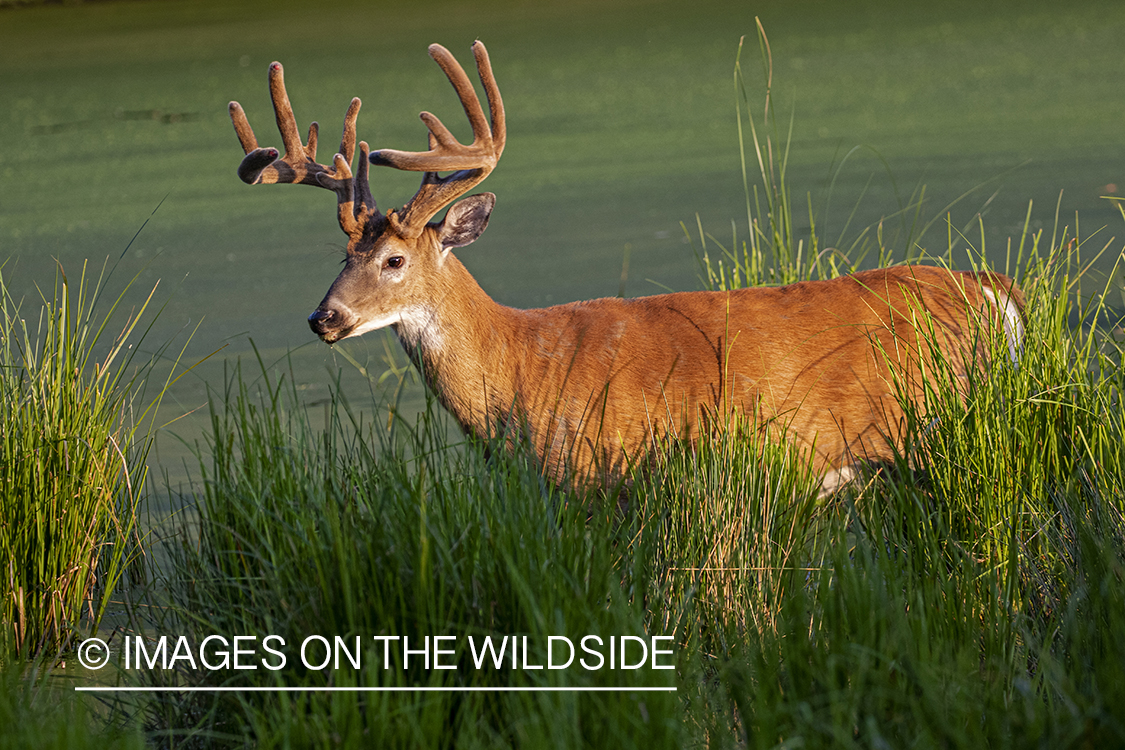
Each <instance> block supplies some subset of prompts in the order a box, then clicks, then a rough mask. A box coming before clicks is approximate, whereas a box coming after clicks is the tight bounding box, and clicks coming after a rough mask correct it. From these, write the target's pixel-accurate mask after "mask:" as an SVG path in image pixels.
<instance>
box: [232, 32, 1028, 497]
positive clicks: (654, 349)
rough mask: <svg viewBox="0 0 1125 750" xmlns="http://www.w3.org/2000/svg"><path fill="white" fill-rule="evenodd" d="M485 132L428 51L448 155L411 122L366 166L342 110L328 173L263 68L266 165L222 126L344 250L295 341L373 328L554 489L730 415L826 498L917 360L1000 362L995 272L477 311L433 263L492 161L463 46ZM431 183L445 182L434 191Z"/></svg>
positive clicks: (482, 217)
mask: <svg viewBox="0 0 1125 750" xmlns="http://www.w3.org/2000/svg"><path fill="white" fill-rule="evenodd" d="M473 51H474V54H475V56H476V59H477V68H478V71H479V72H480V75H481V80H482V82H483V84H484V88H485V92H486V94H487V96H488V101H489V108H490V111H491V123H490V122H489V121H486V120H485V117H484V114H483V110H482V108H481V106H480V102H479V101H478V100H477V98H476V94H475V93H474V92H473V89H472V86H471V84H470V83H469V81H468V78H467V76H466V75H465V74H464V71H463V70H462V69H461V67H460V66H459V65H458V64H457V63H456V61H455V60H454V59H453V57H452V55H450V54H449V53H448V52H447V51H446V50H444V49H443V48H441V47H439V46H438V45H433V46H432V47H431V48H430V53H431V55H432V56H433V57H434V58H435V60H437V61H438V63H439V64H440V65H441V66H442V68H443V70H445V72H446V74H447V75H448V76H449V78H450V80H451V82H452V83H453V85H454V88H455V89H456V90H457V92H458V95H459V97H460V98H461V102H462V105H463V106H464V108H465V111H466V113H467V115H468V116H469V120H470V122H471V123H472V125H473V134H474V140H473V143H472V144H470V145H469V146H463V145H461V144H460V143H458V142H457V141H456V140H455V139H454V138H453V136H452V135H451V134H450V133H449V131H448V130H447V129H446V128H445V127H444V126H443V125H442V124H441V122H440V121H438V120H437V118H436V117H434V116H433V115H430V114H429V113H423V114H422V119H423V121H424V122H425V123H426V125H427V127H428V128H429V130H430V151H428V152H401V151H389V150H384V151H376V152H373V153H371V154H370V156H368V148H367V144H366V143H360V144H359V146H360V151H361V155H362V156H361V160H360V164H359V172H358V175H357V176H356V177H354V178H353V177H352V174H351V169H350V164H351V161H352V157H353V154H354V149H355V145H356V143H355V130H354V128H355V119H356V115H357V114H358V111H359V100H358V99H355V100H353V101H352V105H351V107H349V110H348V114H347V116H346V118H345V129H344V136H343V138H342V139H341V147H340V152H339V153H338V154H336V156H335V157H334V160H333V167H331V168H329V167H326V166H322V165H320V164H317V163H316V162H315V153H316V136H317V129H316V124H315V123H314V124H313V127H312V128H311V129H310V133H309V139H308V145H303V144H302V143H301V141H300V138H299V137H298V135H297V129H296V124H295V119H294V117H293V114H292V109H291V107H290V106H289V102H288V98H287V97H286V95H285V89H284V84H283V81H282V78H281V66H280V65H278V64H277V63H274V64H273V65H272V66H271V67H270V87H271V92H272V94H273V100H274V107H275V110H276V112H277V121H278V125H279V128H280V130H281V132H282V137H283V140H284V141H285V147H286V154H285V157H284V158H281V159H279V158H278V153H277V151H276V150H274V149H263V148H259V147H258V146H257V141H256V140H255V138H254V135H253V132H252V131H251V130H250V126H249V124H248V123H247V121H246V117H245V115H244V114H243V113H242V109H241V107H239V106H238V105H237V103H233V102H232V103H231V116H232V119H233V120H234V123H235V129H236V131H237V132H238V135H239V139H240V140H241V142H242V145H243V148H244V150H245V151H246V158H245V159H244V160H243V163H242V166H241V167H240V168H239V174H240V176H241V177H242V178H243V179H244V180H245V181H247V182H250V183H267V182H302V183H305V184H313V185H318V186H321V187H326V188H329V189H332V190H334V191H335V192H336V193H337V197H338V211H339V216H340V224H341V227H342V228H343V229H344V231H345V232H346V233H347V234H348V236H349V243H348V253H347V258H346V260H345V266H344V270H343V271H342V272H341V273H340V275H339V277H338V278H337V279H336V281H335V282H334V283H333V284H332V286H331V288H330V289H329V291H328V294H327V295H326V296H325V298H324V300H323V301H322V302H321V304H320V305H319V306H318V308H317V310H316V311H315V312H313V314H312V315H310V316H309V324H310V326H311V327H312V329H313V331H314V332H316V333H317V335H319V336H320V337H321V338H322V339H323V340H324V341H326V342H328V343H334V342H336V341H339V340H341V339H343V338H347V337H349V336H356V335H360V334H362V333H365V332H367V331H370V330H375V329H378V328H383V327H386V326H391V327H393V329H394V330H395V332H396V334H397V335H398V337H399V339H400V341H401V342H402V344H403V347H404V348H405V349H406V351H407V352H408V353H409V354H410V356H411V358H412V360H413V361H414V363H415V365H416V366H417V367H418V368H419V369H420V370H421V372H422V374H423V376H424V378H425V379H426V382H427V384H428V385H429V387H430V388H431V389H432V390H433V391H434V392H435V393H436V395H437V396H438V398H439V399H440V400H441V402H442V403H443V405H444V406H445V407H446V408H447V409H449V410H450V411H451V412H452V413H453V415H454V416H455V417H456V419H457V420H458V422H459V423H460V424H461V425H462V427H463V428H464V429H465V430H467V431H469V432H472V433H476V434H478V435H482V436H485V435H488V436H495V435H507V436H509V437H511V436H514V435H519V436H521V437H522V438H524V439H526V440H528V441H529V442H530V444H531V445H532V446H533V447H534V449H535V452H536V454H537V455H538V457H539V459H540V461H541V464H542V469H543V471H544V473H545V474H546V475H547V476H548V477H550V478H551V479H553V480H555V481H558V482H566V483H575V484H593V485H601V486H605V487H612V486H613V485H614V484H616V483H617V482H619V481H620V480H622V479H623V478H624V475H625V472H626V470H627V467H628V465H629V464H630V463H632V462H634V461H637V460H641V459H643V457H644V456H645V455H646V453H647V452H648V451H649V450H650V449H651V448H652V447H653V446H654V445H657V444H659V443H661V442H662V441H665V440H667V439H686V440H694V439H696V438H697V437H699V436H700V435H702V434H703V433H705V432H707V431H708V430H711V429H715V428H717V427H720V426H721V425H722V424H723V420H725V419H727V418H729V417H730V416H731V415H732V414H736V413H740V414H743V415H746V416H749V417H751V418H752V419H753V420H754V421H755V423H756V424H758V425H759V426H764V425H771V426H772V427H773V428H775V430H776V432H778V433H779V434H784V435H786V436H788V437H789V438H791V439H793V440H795V441H796V442H797V444H798V446H799V447H800V449H802V450H803V451H805V452H807V453H809V454H810V457H811V459H812V461H813V465H814V469H815V470H816V471H817V472H818V473H819V474H820V475H821V476H822V477H824V480H825V481H824V485H825V488H826V489H832V488H833V487H834V486H835V484H836V482H837V481H838V480H839V479H840V478H841V477H846V475H847V472H848V468H849V467H850V466H851V465H852V464H854V463H856V462H857V461H864V460H873V461H882V460H887V459H889V458H891V457H893V455H894V448H895V446H896V445H898V444H899V443H900V441H901V436H902V429H903V426H904V425H903V423H904V418H905V415H904V413H903V409H902V406H901V405H900V402H899V400H898V398H896V396H898V397H902V396H904V395H905V396H906V397H907V398H909V399H912V400H914V401H915V402H919V403H920V400H921V395H922V388H923V378H924V377H925V376H926V373H927V371H928V370H929V369H930V367H931V365H932V363H933V360H934V359H935V357H941V358H944V359H945V360H947V361H948V362H949V363H951V364H952V369H953V372H954V374H955V376H956V377H959V378H962V379H965V378H966V377H967V376H968V374H969V372H970V370H971V369H972V368H979V367H982V366H983V365H984V364H985V360H986V352H985V349H984V348H983V347H982V344H981V336H980V334H981V333H982V332H985V331H987V330H988V329H990V328H997V329H1000V330H1003V331H1004V333H1005V334H1006V335H1007V338H1008V345H1009V350H1010V352H1011V354H1012V355H1013V357H1014V356H1015V355H1016V353H1017V352H1018V347H1019V339H1020V336H1021V333H1022V329H1021V324H1020V310H1021V308H1022V297H1021V296H1020V294H1019V291H1018V290H1017V289H1015V287H1014V285H1013V282H1012V281H1011V280H1010V279H1008V278H1007V277H1004V276H1000V275H998V274H989V273H982V274H973V273H957V272H951V271H947V270H945V269H939V268H933V267H924V266H904V267H896V268H888V269H877V270H873V271H866V272H862V273H858V274H854V275H852V276H846V277H841V278H837V279H832V280H828V281H809V282H802V283H797V284H792V285H789V286H784V287H772V288H751V289H741V290H735V291H729V292H683V293H674V294H663V295H657V296H653V297H642V298H638V299H598V300H590V301H585V302H575V303H571V304H566V305H558V306H555V307H548V308H543V309H534V310H516V309H512V308H508V307H505V306H502V305H499V304H497V303H496V302H494V301H493V300H492V299H491V298H490V297H489V296H488V295H487V294H486V293H485V292H484V291H483V290H482V289H481V288H480V286H479V285H478V284H477V282H476V281H475V280H474V279H473V277H472V276H471V275H470V274H469V272H468V271H467V270H466V269H465V267H464V266H463V265H462V264H461V263H460V262H459V261H458V260H457V258H456V257H455V256H454V255H453V253H452V250H453V249H454V248H457V247H462V246H465V245H467V244H469V243H471V242H472V241H474V240H475V239H476V238H477V237H478V236H479V235H480V234H481V232H483V231H484V229H485V227H486V226H487V223H488V218H489V216H490V214H491V211H492V208H493V205H494V203H495V196H493V195H492V194H490V193H483V194H479V195H474V196H470V197H468V198H465V199H464V200H461V201H459V202H456V203H453V204H452V205H451V206H450V208H449V210H448V212H447V213H446V216H445V218H444V219H443V220H441V221H440V222H434V221H431V219H432V218H433V216H434V215H435V214H436V213H437V212H438V211H440V210H441V209H442V208H444V207H445V206H446V205H449V204H450V203H452V202H453V201H454V200H456V199H457V198H458V197H460V196H461V195H463V194H464V193H466V192H467V191H468V190H469V189H471V188H472V187H473V186H474V185H476V184H478V183H479V182H480V181H481V180H483V179H484V177H485V176H487V174H488V173H489V172H490V171H491V169H492V168H493V167H494V166H495V164H496V161H497V160H498V159H499V156H500V153H501V152H502V151H503V146H504V138H505V128H504V117H503V104H502V102H501V100H500V94H499V89H498V88H497V87H496V83H495V80H494V78H493V76H492V71H491V66H490V65H489V63H488V57H487V53H486V52H485V51H484V47H483V45H481V44H480V43H479V42H478V43H476V44H475V45H474V48H473ZM368 161H370V163H373V164H377V165H382V166H393V167H396V168H399V169H412V170H416V171H423V172H425V176H424V177H423V181H422V187H421V188H420V190H419V192H418V194H417V195H416V196H415V197H414V198H413V199H411V201H410V202H409V203H408V204H407V205H406V206H405V207H404V208H402V209H398V210H395V211H391V212H389V213H388V214H386V215H383V214H381V213H380V212H379V211H378V210H377V209H376V208H375V202H374V200H373V199H372V198H371V194H370V190H369V187H368V184H367V164H368ZM438 170H441V171H448V170H457V171H454V172H453V173H452V174H449V175H447V176H446V177H440V176H439V175H438Z"/></svg>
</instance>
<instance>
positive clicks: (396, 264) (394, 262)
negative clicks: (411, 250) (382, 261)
mask: <svg viewBox="0 0 1125 750" xmlns="http://www.w3.org/2000/svg"><path fill="white" fill-rule="evenodd" d="M402 263H403V257H402V256H401V255H392V256H391V257H389V258H387V268H400V267H402Z"/></svg>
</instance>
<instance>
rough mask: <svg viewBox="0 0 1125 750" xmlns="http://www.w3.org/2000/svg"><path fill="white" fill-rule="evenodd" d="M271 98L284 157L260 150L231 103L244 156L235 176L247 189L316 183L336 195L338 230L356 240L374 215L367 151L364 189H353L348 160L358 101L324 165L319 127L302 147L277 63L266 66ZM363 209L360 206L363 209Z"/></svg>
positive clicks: (350, 108) (313, 128) (352, 149)
mask: <svg viewBox="0 0 1125 750" xmlns="http://www.w3.org/2000/svg"><path fill="white" fill-rule="evenodd" d="M269 87H270V98H271V99H272V101H273V109H274V115H275V119H276V121H277V129H278V132H280V133H281V140H282V143H283V145H284V147H285V155H284V156H282V157H281V158H278V152H277V149H275V148H261V147H259V146H258V140H257V138H256V137H255V136H254V131H253V129H252V128H251V127H250V123H249V121H248V120H247V118H246V113H245V112H244V111H243V109H242V106H241V105H239V103H238V102H231V103H230V117H231V122H233V123H234V130H235V133H236V134H237V135H238V140H239V143H241V144H242V150H243V151H244V152H245V153H246V156H245V158H244V159H243V160H242V163H241V164H240V165H239V167H238V176H239V177H240V178H241V179H242V181H243V182H246V183H248V184H251V185H257V184H274V183H292V184H303V185H315V186H317V187H323V188H327V189H328V190H332V191H333V192H335V193H336V198H337V211H338V214H339V218H340V227H341V228H342V229H343V230H344V231H345V232H346V233H347V234H348V235H349V236H352V237H359V236H360V235H362V233H363V227H364V225H365V224H366V223H367V221H368V220H369V219H370V218H371V217H372V216H374V215H376V214H377V213H378V210H377V209H376V207H375V201H374V200H373V199H372V198H371V189H370V186H369V185H368V184H367V174H368V170H367V159H366V157H367V152H366V147H365V150H364V164H363V165H362V166H361V167H360V170H359V171H360V178H361V179H362V183H363V184H362V185H360V186H358V187H357V186H356V185H355V178H354V177H353V176H352V171H351V162H352V159H353V158H354V156H355V144H356V137H355V125H356V119H357V118H358V116H359V108H360V100H359V99H358V98H355V99H352V101H351V104H350V105H349V106H348V111H347V113H346V114H345V115H344V131H343V134H342V135H341V136H340V150H339V152H337V153H336V155H335V156H334V157H333V159H332V166H331V167H328V166H325V165H323V164H319V163H317V161H316V149H317V140H318V133H319V128H318V126H317V124H316V123H315V122H314V123H312V125H310V126H309V134H308V140H307V143H305V144H302V143H301V136H300V133H299V131H298V130H297V118H296V116H295V115H294V114H293V107H292V105H291V104H290V103H289V95H288V94H287V93H286V90H285V75H284V70H283V69H282V67H281V63H277V62H275V63H271V64H270V68H269ZM357 190H358V192H359V196H360V205H356V202H355V193H356V191H357ZM361 206H362V208H361Z"/></svg>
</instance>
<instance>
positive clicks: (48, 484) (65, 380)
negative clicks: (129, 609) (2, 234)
mask: <svg viewBox="0 0 1125 750" xmlns="http://www.w3.org/2000/svg"><path fill="white" fill-rule="evenodd" d="M76 286H77V288H75V285H74V284H72V283H71V282H70V281H69V280H68V278H67V276H66V274H65V273H64V272H63V270H62V268H61V267H60V268H59V270H58V273H57V276H56V278H55V285H54V288H53V289H52V290H51V291H50V293H48V294H45V295H44V296H43V297H42V299H41V300H40V302H41V303H42V304H41V306H32V305H29V304H27V303H26V302H22V303H21V302H20V301H17V300H15V299H13V298H12V296H11V295H10V294H9V292H8V288H7V286H6V285H4V282H3V277H0V311H2V317H0V424H2V425H3V431H2V436H0V560H2V561H3V562H2V563H0V564H2V565H3V569H2V570H0V581H2V582H0V623H2V625H3V628H4V633H3V635H2V636H0V642H2V643H3V644H4V645H5V646H7V647H9V648H10V649H12V650H14V651H15V653H16V654H18V655H19V656H21V657H28V656H32V655H35V654H38V653H41V652H54V651H57V650H59V649H60V648H65V647H67V646H70V645H72V639H73V638H74V636H75V635H76V634H77V633H79V632H82V631H85V630H87V629H88V630H90V631H93V630H96V629H97V627H98V623H99V622H100V620H101V618H102V615H103V614H104V613H105V610H106V606H107V605H108V603H109V598H110V596H111V595H112V594H113V592H114V590H115V588H116V587H117V586H118V585H119V584H120V583H121V581H122V577H123V576H124V575H125V572H126V570H128V569H129V567H130V565H131V564H133V563H136V562H138V560H139V558H140V556H141V555H142V554H143V545H142V543H141V531H140V528H139V526H138V520H137V519H138V512H139V509H140V506H141V502H142V500H143V498H144V496H145V490H146V487H145V485H146V480H147V474H148V469H147V466H146V464H145V459H146V456H147V453H148V449H149V446H150V445H151V440H152V432H151V424H146V423H145V418H146V416H151V413H150V412H148V411H147V410H146V405H145V404H144V403H143V395H144V391H145V389H146V378H147V377H148V376H149V374H150V373H151V371H152V366H153V364H154V362H155V357H149V356H148V355H140V356H138V350H139V345H140V343H141V342H142V341H143V339H144V331H145V329H144V327H143V326H144V324H142V323H141V320H142V318H143V316H144V315H145V313H146V311H147V309H148V306H149V304H150V302H151V300H152V295H151V294H150V295H149V296H148V298H147V299H145V300H144V301H143V302H142V303H141V304H140V305H139V307H137V308H136V309H135V310H131V311H129V312H128V313H125V314H124V315H123V318H121V319H119V318H117V317H115V313H116V314H120V313H121V311H119V310H118V308H119V306H120V305H121V303H122V299H123V296H124V293H125V292H124V291H123V292H122V294H121V296H118V297H117V298H116V299H110V300H109V301H108V303H107V304H104V305H103V304H99V303H100V302H101V301H102V298H103V297H104V295H105V294H106V291H107V290H106V285H105V278H104V269H103V273H102V275H100V276H98V277H94V276H92V275H89V274H88V273H87V271H86V269H85V267H83V269H82V272H81V273H80V275H79V277H78V279H77V285H76ZM127 289H128V285H126V290H127ZM29 308H32V309H30V310H29ZM114 326H116V327H114ZM84 618H85V619H84ZM4 658H5V659H6V658H7V657H6V656H5V657H4Z"/></svg>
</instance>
